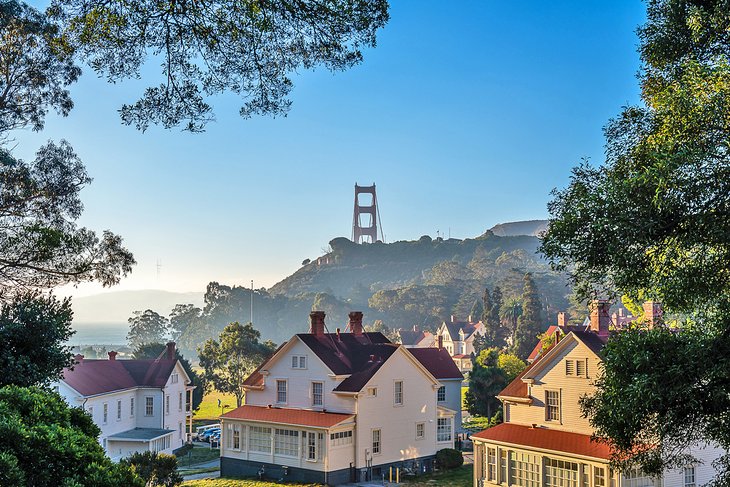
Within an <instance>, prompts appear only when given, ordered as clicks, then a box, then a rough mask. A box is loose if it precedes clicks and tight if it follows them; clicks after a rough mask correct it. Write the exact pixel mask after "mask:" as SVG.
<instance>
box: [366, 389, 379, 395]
mask: <svg viewBox="0 0 730 487" xmlns="http://www.w3.org/2000/svg"><path fill="white" fill-rule="evenodd" d="M368 397H378V388H377V387H368Z"/></svg>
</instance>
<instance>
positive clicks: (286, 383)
mask: <svg viewBox="0 0 730 487" xmlns="http://www.w3.org/2000/svg"><path fill="white" fill-rule="evenodd" d="M280 384H284V389H283V391H282V390H281V389H280V388H279V385H280ZM281 394H284V400H283V401H282V400H281V397H282V396H281ZM288 401H289V381H288V380H287V379H276V404H287V402H288Z"/></svg>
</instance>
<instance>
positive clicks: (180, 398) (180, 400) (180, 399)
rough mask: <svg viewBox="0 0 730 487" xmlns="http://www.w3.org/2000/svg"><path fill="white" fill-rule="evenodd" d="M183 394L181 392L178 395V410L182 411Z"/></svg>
mask: <svg viewBox="0 0 730 487" xmlns="http://www.w3.org/2000/svg"><path fill="white" fill-rule="evenodd" d="M182 399H183V393H182V392H180V393H178V395H177V410H178V411H182V404H183V400H182Z"/></svg>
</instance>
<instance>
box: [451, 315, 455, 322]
mask: <svg viewBox="0 0 730 487" xmlns="http://www.w3.org/2000/svg"><path fill="white" fill-rule="evenodd" d="M451 322H452V323H454V322H456V315H451Z"/></svg>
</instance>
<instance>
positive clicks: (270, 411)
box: [221, 311, 460, 485]
mask: <svg viewBox="0 0 730 487" xmlns="http://www.w3.org/2000/svg"><path fill="white" fill-rule="evenodd" d="M324 316H325V314H324V313H323V312H321V311H314V312H312V313H311V315H310V317H311V321H312V323H311V330H310V333H300V334H297V335H294V336H293V337H292V338H291V340H289V341H288V342H286V343H285V344H283V345H282V346H281V347H280V348H279V349H278V350H277V351H276V353H275V354H274V355H273V357H271V358H270V359H269V360H267V361H266V362H265V363H263V364H261V365H260V366H259V368H258V369H256V371H254V373H252V374H251V376H249V377H248V378H247V379H246V381H245V385H246V389H247V394H246V405H244V406H241V407H240V408H237V409H235V410H233V411H231V412H229V413H227V414H225V415H223V416H222V417H221V425H222V428H223V439H222V448H221V475H222V476H224V477H225V476H256V475H261V476H262V477H267V478H274V479H285V480H287V481H299V482H312V483H326V484H330V485H338V484H342V483H347V482H351V481H362V480H369V479H373V480H377V479H381V478H382V476H383V475H386V476H387V475H388V471H389V467H400V468H405V469H408V470H409V471H412V472H414V473H418V472H425V471H430V470H431V469H432V466H433V460H434V457H435V454H436V452H437V451H438V450H440V449H442V448H447V447H453V442H454V417H455V416H456V415H457V413H458V411H457V410H454V409H451V408H448V407H446V405H445V404H446V403H447V402H448V401H447V400H446V399H445V398H440V397H439V391H441V392H442V393H444V392H445V391H444V390H442V389H441V387H442V386H443V385H444V383H442V382H441V381H440V380H439V379H438V376H444V377H447V378H448V379H452V377H453V378H456V379H457V380H458V381H460V378H459V376H460V374H459V372H458V370H456V369H455V367H453V362H451V360H450V359H449V357H448V354H447V353H446V351H445V350H441V351H435V352H433V353H430V354H429V355H424V356H422V357H419V358H417V357H416V356H414V355H413V353H411V351H409V350H408V349H407V348H406V347H404V346H402V345H398V344H394V343H391V342H390V341H389V340H388V339H387V338H386V337H385V336H383V334H381V333H364V332H363V329H362V313H360V312H352V313H350V333H341V332H340V330H339V329H338V330H337V332H336V333H326V332H325V324H324ZM434 350H435V349H434ZM439 354H440V355H439ZM439 357H440V359H439ZM433 359H437V363H432V362H433ZM449 364H450V365H449ZM449 366H450V368H448V367H449ZM440 399H444V400H440ZM457 409H458V408H457Z"/></svg>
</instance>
